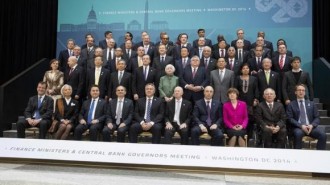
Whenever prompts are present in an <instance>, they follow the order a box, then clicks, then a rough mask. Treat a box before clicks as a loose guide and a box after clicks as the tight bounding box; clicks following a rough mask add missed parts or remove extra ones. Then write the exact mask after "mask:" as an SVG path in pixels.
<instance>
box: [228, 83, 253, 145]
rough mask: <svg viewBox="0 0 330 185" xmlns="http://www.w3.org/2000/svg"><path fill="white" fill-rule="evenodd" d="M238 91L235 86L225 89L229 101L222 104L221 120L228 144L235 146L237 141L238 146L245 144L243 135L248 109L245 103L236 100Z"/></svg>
mask: <svg viewBox="0 0 330 185" xmlns="http://www.w3.org/2000/svg"><path fill="white" fill-rule="evenodd" d="M238 95H239V92H238V90H237V89H235V88H230V89H228V91H227V96H228V98H229V101H228V102H226V103H225V104H224V105H223V121H224V124H225V129H226V130H225V132H226V133H227V135H228V137H229V141H228V145H229V146H235V145H236V143H237V142H238V145H239V146H240V147H244V146H245V140H244V135H246V127H247V125H248V111H247V106H246V103H245V102H243V101H239V100H237V98H238Z"/></svg>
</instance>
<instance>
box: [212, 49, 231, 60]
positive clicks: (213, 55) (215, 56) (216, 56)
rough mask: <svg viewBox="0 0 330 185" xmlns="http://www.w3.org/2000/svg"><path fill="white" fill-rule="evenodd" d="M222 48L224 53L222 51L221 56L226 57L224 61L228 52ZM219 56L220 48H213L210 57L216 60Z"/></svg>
mask: <svg viewBox="0 0 330 185" xmlns="http://www.w3.org/2000/svg"><path fill="white" fill-rule="evenodd" d="M223 50H224V53H223V56H224V57H223V58H225V59H226V61H227V58H228V54H227V51H228V50H227V49H223ZM220 57H221V51H220V49H217V50H214V51H213V52H212V58H215V59H216V60H218V59H219V58H220Z"/></svg>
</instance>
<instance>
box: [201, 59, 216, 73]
mask: <svg viewBox="0 0 330 185" xmlns="http://www.w3.org/2000/svg"><path fill="white" fill-rule="evenodd" d="M205 60H206V58H205V57H203V58H202V59H201V60H200V61H201V64H200V65H201V66H204V69H205V72H206V75H207V76H208V77H210V73H211V71H213V70H215V69H218V67H217V60H216V59H214V58H211V57H210V58H208V64H206V62H205Z"/></svg>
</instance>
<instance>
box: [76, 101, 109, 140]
mask: <svg viewBox="0 0 330 185" xmlns="http://www.w3.org/2000/svg"><path fill="white" fill-rule="evenodd" d="M91 101H92V99H88V100H86V101H84V103H83V105H82V107H81V110H80V113H79V118H78V121H79V124H78V125H77V126H76V128H75V129H74V138H75V140H81V139H82V134H83V133H84V132H85V131H86V130H87V129H89V137H90V140H91V141H97V134H98V133H99V132H100V130H101V129H102V128H103V125H104V122H105V119H106V113H107V103H106V101H105V100H104V99H101V98H99V99H98V102H97V104H96V103H95V105H94V109H95V108H96V109H95V114H94V120H95V119H97V120H98V121H99V122H98V123H95V124H91V123H87V120H88V112H89V109H90V107H91ZM95 106H96V107H95ZM82 119H83V120H85V121H86V124H81V123H80V121H81V120H82Z"/></svg>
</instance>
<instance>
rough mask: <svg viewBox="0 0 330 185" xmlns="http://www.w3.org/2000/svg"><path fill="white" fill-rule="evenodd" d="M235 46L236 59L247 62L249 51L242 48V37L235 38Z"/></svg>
mask: <svg viewBox="0 0 330 185" xmlns="http://www.w3.org/2000/svg"><path fill="white" fill-rule="evenodd" d="M236 48H237V49H236V56H235V58H236V60H239V61H240V62H241V63H247V61H248V59H249V51H246V50H244V42H243V40H242V39H237V41H236Z"/></svg>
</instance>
